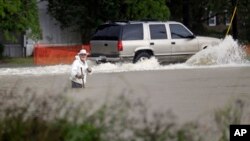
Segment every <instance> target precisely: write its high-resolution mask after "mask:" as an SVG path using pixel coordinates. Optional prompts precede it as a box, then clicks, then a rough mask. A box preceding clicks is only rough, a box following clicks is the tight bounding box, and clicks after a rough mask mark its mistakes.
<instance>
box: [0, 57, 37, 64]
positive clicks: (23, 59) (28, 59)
mask: <svg viewBox="0 0 250 141" xmlns="http://www.w3.org/2000/svg"><path fill="white" fill-rule="evenodd" d="M0 64H1V65H8V64H9V65H33V64H34V60H33V57H17V58H16V57H14V58H11V57H3V58H1V59H0Z"/></svg>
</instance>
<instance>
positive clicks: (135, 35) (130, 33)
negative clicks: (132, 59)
mask: <svg viewBox="0 0 250 141" xmlns="http://www.w3.org/2000/svg"><path fill="white" fill-rule="evenodd" d="M142 39H143V27H142V24H127V25H124V26H123V35H122V40H142Z"/></svg>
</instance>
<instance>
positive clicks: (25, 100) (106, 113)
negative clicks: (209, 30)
mask: <svg viewBox="0 0 250 141" xmlns="http://www.w3.org/2000/svg"><path fill="white" fill-rule="evenodd" d="M241 109H242V108H241ZM232 110H233V111H234V110H236V111H239V109H238V108H237V109H235V108H230V109H228V108H227V109H226V112H223V110H221V111H219V112H217V113H216V114H215V117H216V118H215V123H216V125H221V126H214V127H217V130H218V132H217V133H218V134H217V136H218V137H217V138H216V139H215V141H216V140H220V141H227V139H228V137H227V136H228V134H227V133H226V134H225V133H224V132H225V131H227V129H228V128H227V127H228V126H227V124H230V123H232V122H234V121H231V120H230V119H239V118H237V117H238V116H241V115H242V114H231V113H232V112H230V111H232ZM133 113H137V114H133ZM221 113H222V114H221ZM227 113H230V115H228V114H227ZM233 113H234V112H233ZM148 115H149V111H148V107H147V106H146V105H145V104H144V103H143V102H141V101H134V102H133V101H130V100H128V99H126V98H125V97H124V96H120V97H118V98H116V99H115V100H114V101H112V102H107V103H105V104H103V105H101V106H99V107H94V106H93V105H92V102H91V101H90V100H86V101H79V100H74V99H73V98H72V96H69V95H64V94H44V95H36V94H32V92H31V91H30V90H28V89H27V91H26V92H25V94H23V95H17V94H15V93H14V92H13V91H12V92H5V91H0V141H110V140H112V141H137V140H138V141H166V140H169V141H186V140H192V141H206V138H208V139H209V134H210V135H212V136H216V134H214V133H213V132H210V133H209V132H208V131H206V135H204V133H202V131H203V130H202V128H201V127H200V126H199V124H198V123H195V122H191V123H187V124H184V125H181V126H180V125H177V124H176V122H175V120H174V119H176V118H175V117H174V116H173V115H172V113H171V112H169V111H168V112H158V113H152V115H151V116H148ZM226 117H229V118H226ZM221 119H229V120H228V122H227V123H226V124H225V122H224V121H222V120H221ZM237 121H238V120H237ZM238 123H240V121H238ZM199 133H202V134H199ZM225 136H226V137H225Z"/></svg>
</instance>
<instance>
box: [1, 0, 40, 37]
mask: <svg viewBox="0 0 250 141" xmlns="http://www.w3.org/2000/svg"><path fill="white" fill-rule="evenodd" d="M26 30H31V32H30V34H29V36H30V37H31V38H33V39H38V38H40V37H41V35H40V33H41V32H40V26H39V21H38V11H37V1H36V0H0V33H4V35H5V37H6V38H7V39H10V37H13V36H12V34H13V33H16V34H20V33H24V32H25V31H26Z"/></svg>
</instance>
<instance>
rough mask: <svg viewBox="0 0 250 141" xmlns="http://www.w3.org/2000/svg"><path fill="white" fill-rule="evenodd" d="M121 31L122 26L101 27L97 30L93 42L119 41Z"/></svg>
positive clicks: (107, 25)
mask: <svg viewBox="0 0 250 141" xmlns="http://www.w3.org/2000/svg"><path fill="white" fill-rule="evenodd" d="M121 29H122V28H121V26H120V25H115V24H106V25H101V26H99V27H98V28H97V30H96V32H95V34H94V36H93V37H92V40H119V39H120V34H121Z"/></svg>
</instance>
